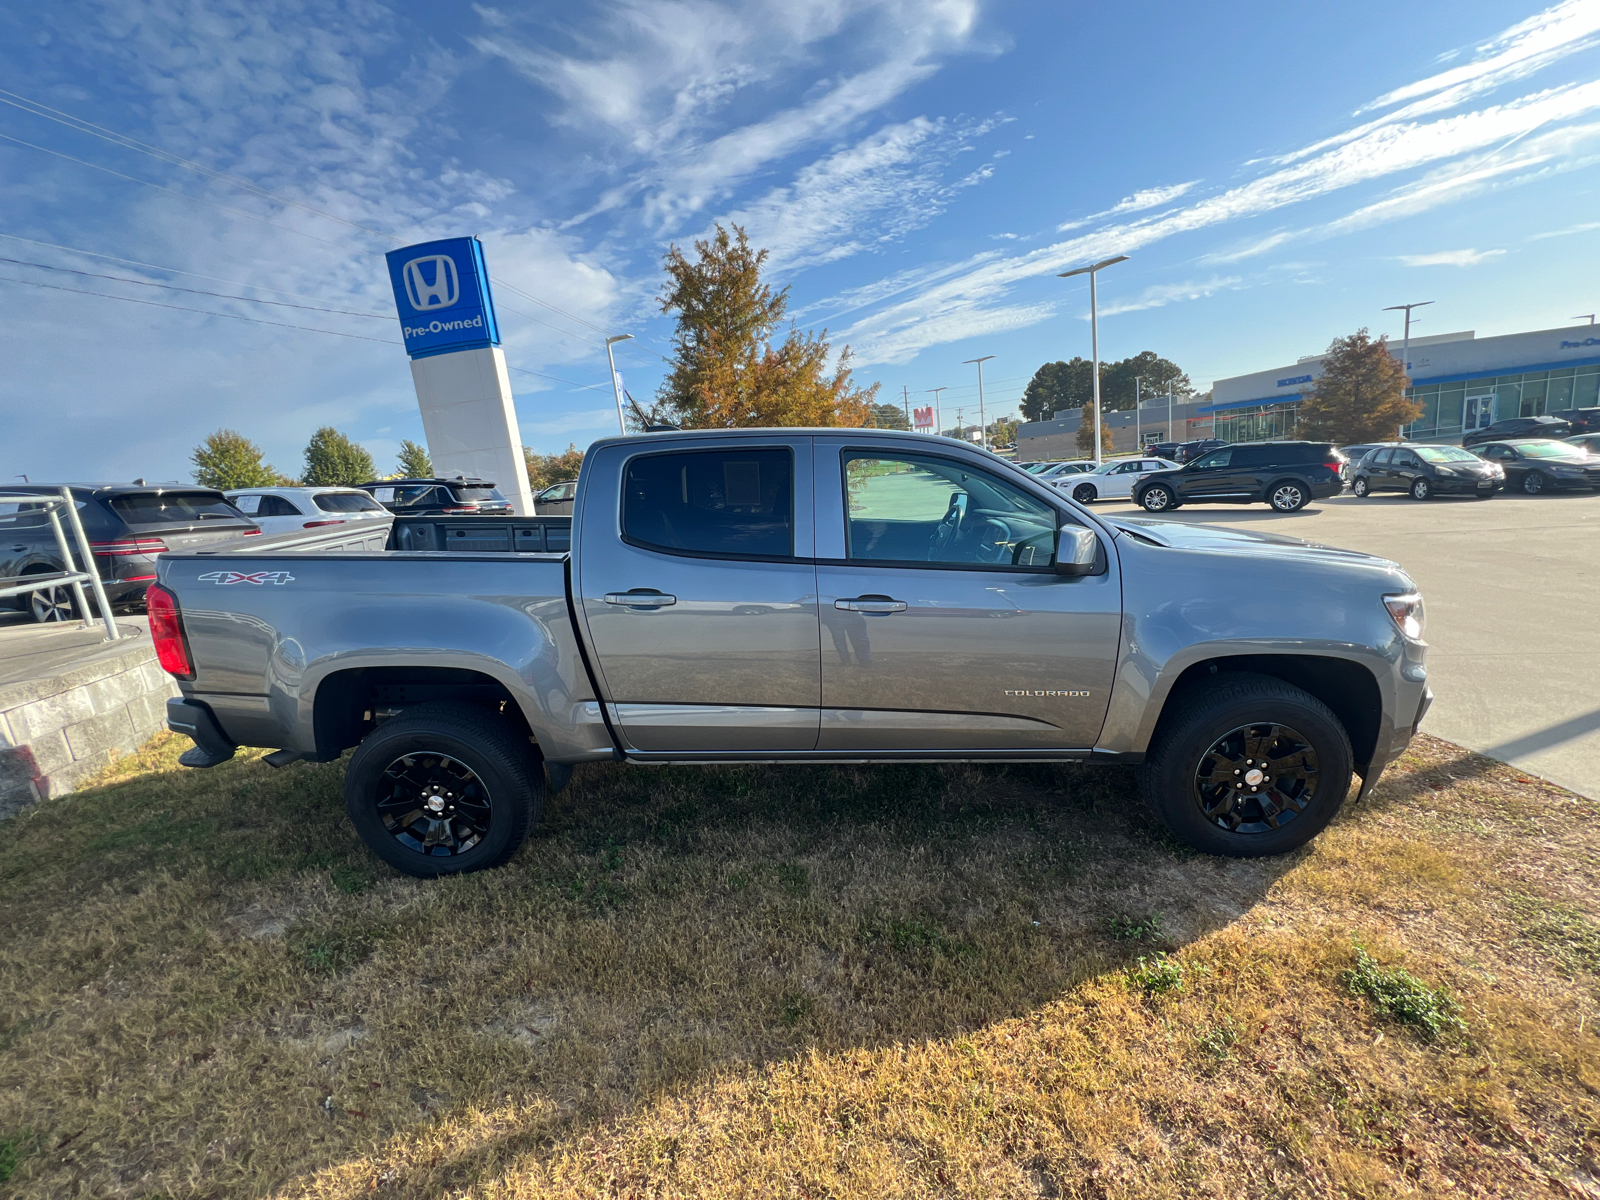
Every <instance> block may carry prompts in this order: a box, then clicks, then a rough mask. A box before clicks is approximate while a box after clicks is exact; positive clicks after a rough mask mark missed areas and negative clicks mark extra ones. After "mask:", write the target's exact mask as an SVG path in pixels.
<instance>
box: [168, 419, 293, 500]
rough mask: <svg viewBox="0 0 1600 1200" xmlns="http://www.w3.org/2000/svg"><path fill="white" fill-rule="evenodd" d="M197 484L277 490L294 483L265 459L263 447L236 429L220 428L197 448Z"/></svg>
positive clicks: (217, 487) (191, 459) (226, 487)
mask: <svg viewBox="0 0 1600 1200" xmlns="http://www.w3.org/2000/svg"><path fill="white" fill-rule="evenodd" d="M189 461H190V462H192V463H194V481H195V482H196V483H198V484H199V485H200V486H201V487H208V488H216V489H217V490H218V491H224V490H226V489H229V488H247V487H274V486H277V485H281V484H285V483H288V482H290V480H288V479H286V478H285V477H284V476H283V474H282V473H281V472H280V471H278V470H277V469H276V468H274V467H270V466H268V465H267V464H266V463H265V462H264V461H263V460H262V457H261V447H260V446H258V445H256V444H255V443H254V442H252V441H251V440H250V439H249V438H247V437H245V436H244V434H242V433H236V432H234V431H233V430H232V429H219V430H217V431H216V432H215V433H213V434H211V435H210V436H209V437H207V438H206V440H205V441H203V442H201V443H200V444H199V445H198V446H196V447H195V448H194V454H192V455H191V456H190V458H189Z"/></svg>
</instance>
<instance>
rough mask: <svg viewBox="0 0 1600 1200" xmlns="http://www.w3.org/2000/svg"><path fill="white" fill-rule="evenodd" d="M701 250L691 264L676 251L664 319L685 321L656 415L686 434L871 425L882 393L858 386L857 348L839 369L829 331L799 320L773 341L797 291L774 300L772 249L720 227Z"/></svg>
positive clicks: (669, 257)
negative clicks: (766, 268) (767, 275)
mask: <svg viewBox="0 0 1600 1200" xmlns="http://www.w3.org/2000/svg"><path fill="white" fill-rule="evenodd" d="M694 249H695V255H696V257H695V259H694V261H692V262H691V261H690V260H689V259H688V257H686V256H685V255H684V253H683V251H682V250H680V249H679V248H678V247H677V246H676V245H673V246H670V247H668V250H667V254H666V264H665V266H666V272H667V282H666V283H665V284H664V285H663V286H662V291H661V311H662V312H664V313H675V314H677V322H678V328H677V332H676V333H674V334H673V339H672V340H673V357H672V362H671V370H670V371H669V372H668V374H667V378H666V379H665V380H664V381H663V382H662V384H661V388H660V391H659V392H658V393H657V400H658V401H659V404H658V406H657V409H658V411H660V412H662V413H663V414H665V415H668V416H669V417H670V419H672V420H673V421H674V422H675V423H677V424H679V425H681V426H683V427H684V428H686V429H695V428H698V429H707V428H711V429H727V428H736V427H739V426H749V425H779V426H796V425H865V424H867V423H868V421H869V420H871V416H872V407H871V406H872V402H873V400H874V399H875V398H876V396H877V393H878V385H877V384H873V385H872V386H871V387H868V388H860V387H857V386H856V385H855V384H854V383H853V382H852V380H851V368H850V347H848V346H845V347H844V348H843V349H841V350H840V352H839V355H838V358H837V359H836V360H833V355H832V348H831V347H830V346H829V344H828V338H827V334H828V331H827V330H826V329H824V330H823V331H822V332H821V333H812V332H811V331H809V330H808V331H806V332H804V333H802V332H801V331H800V330H799V329H797V328H796V327H795V324H794V322H793V321H790V322H789V328H788V331H787V333H785V334H784V335H783V339H782V340H781V341H775V340H774V339H775V338H777V336H778V334H779V327H780V326H781V325H782V324H783V322H784V318H785V314H786V313H787V311H788V307H789V289H788V288H784V289H783V290H782V291H778V292H775V291H773V290H772V288H771V286H770V285H768V284H766V283H763V282H762V279H761V269H762V265H763V264H764V263H765V262H766V258H767V252H766V251H765V250H753V249H752V248H751V246H750V242H749V239H748V238H747V237H746V236H745V231H744V230H743V229H742V228H740V227H739V226H738V225H735V226H734V227H733V232H732V234H730V233H729V232H728V230H726V229H724V228H723V227H722V226H721V224H718V225H717V227H716V234H715V235H714V236H713V237H712V238H711V239H710V240H708V241H696V242H695V244H694ZM830 360H833V370H832V373H831V374H830V373H829V371H828V366H829V362H830Z"/></svg>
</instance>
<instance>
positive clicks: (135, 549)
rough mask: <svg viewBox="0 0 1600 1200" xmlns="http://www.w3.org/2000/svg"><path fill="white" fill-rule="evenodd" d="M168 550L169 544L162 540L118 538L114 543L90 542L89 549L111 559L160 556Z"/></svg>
mask: <svg viewBox="0 0 1600 1200" xmlns="http://www.w3.org/2000/svg"><path fill="white" fill-rule="evenodd" d="M166 548H167V544H166V543H165V542H163V541H162V540H161V539H160V538H118V539H117V540H116V541H114V542H90V543H89V549H91V550H93V551H94V552H95V555H96V556H99V555H106V556H107V557H110V558H125V557H127V556H128V555H132V554H142V555H145V556H147V557H148V556H149V555H151V554H160V553H161V552H162V551H163V550H165V549H166Z"/></svg>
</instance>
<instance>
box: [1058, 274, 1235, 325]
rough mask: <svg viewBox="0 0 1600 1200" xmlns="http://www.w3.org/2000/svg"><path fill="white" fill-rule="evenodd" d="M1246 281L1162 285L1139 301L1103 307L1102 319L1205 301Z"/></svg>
mask: <svg viewBox="0 0 1600 1200" xmlns="http://www.w3.org/2000/svg"><path fill="white" fill-rule="evenodd" d="M1243 283H1244V280H1243V279H1241V278H1240V277H1239V276H1237V275H1227V276H1215V277H1213V278H1211V279H1206V280H1198V281H1194V282H1189V283H1161V284H1156V285H1155V286H1154V287H1147V288H1145V290H1144V291H1143V292H1142V293H1141V294H1140V296H1139V298H1138V299H1137V300H1127V301H1121V302H1115V303H1112V304H1108V305H1103V306H1101V308H1100V315H1101V316H1102V317H1114V316H1116V315H1117V314H1118V313H1129V312H1140V311H1142V310H1144V309H1147V308H1165V307H1166V306H1167V305H1169V304H1177V303H1179V302H1180V301H1183V300H1204V299H1205V298H1207V297H1208V296H1215V295H1216V294H1217V293H1218V292H1221V291H1230V290H1233V289H1235V288H1238V287H1240V286H1242V285H1243ZM1083 319H1084V320H1085V321H1087V320H1088V319H1089V314H1088V313H1087V312H1085V313H1084V314H1083Z"/></svg>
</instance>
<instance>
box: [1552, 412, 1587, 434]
mask: <svg viewBox="0 0 1600 1200" xmlns="http://www.w3.org/2000/svg"><path fill="white" fill-rule="evenodd" d="M1545 415H1546V416H1548V417H1554V418H1556V420H1558V421H1565V422H1566V423H1567V424H1568V425H1571V426H1572V432H1573V433H1600V408H1564V409H1562V410H1561V411H1560V412H1553V413H1546V414H1545Z"/></svg>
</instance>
